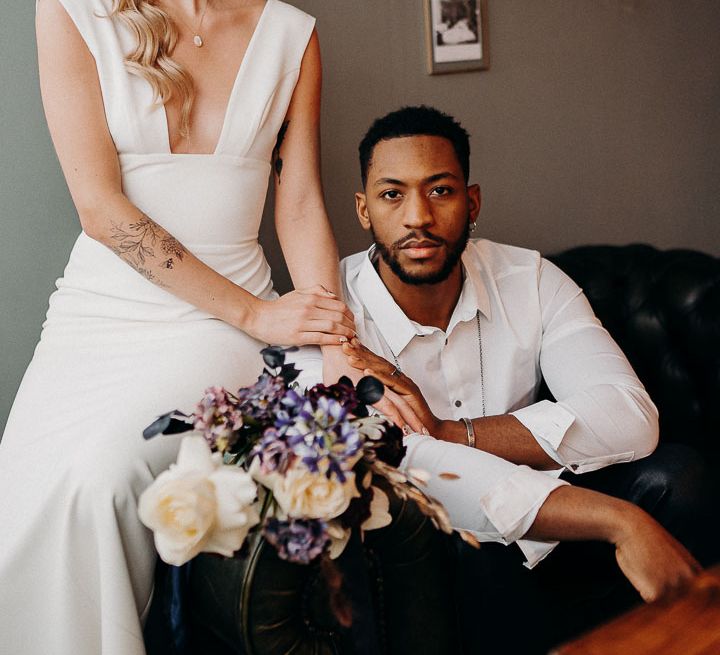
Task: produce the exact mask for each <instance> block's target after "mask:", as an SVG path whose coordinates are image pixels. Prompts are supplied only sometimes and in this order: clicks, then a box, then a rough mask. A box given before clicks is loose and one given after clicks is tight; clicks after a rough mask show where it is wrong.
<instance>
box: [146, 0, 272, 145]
mask: <svg viewBox="0 0 720 655" xmlns="http://www.w3.org/2000/svg"><path fill="white" fill-rule="evenodd" d="M272 2H273V0H265V4H264V5H263V8H262V11H261V12H260V16H259V17H258V21H257V23H256V24H255V28H254V29H253V31H252V34H251V35H250V40H249V41H248V44H247V47H246V48H245V52H244V54H243V57H242V61H241V62H240V64H239V65H238V68H237V72H236V74H235V78H234V80H233V84H232V86H231V88H230V95H229V96H228V100H227V105H226V106H225V111H224V113H223V121H222V125H221V126H220V134H219V136H218V140H217V143H216V144H215V148H214V149H213V151H212V152H211V153H173V152H172V148H171V146H170V121H169V120H168V115H167V110H166V108H165V107H164V106H162V105H161V107H160V108H161V110H162V118H163V121H164V124H165V134H166V137H167V152H168V153H170V154H210V155H217V154H219V153H220V152H221V151H222V147H223V140H224V137H225V130H226V127H227V125H228V120H229V117H230V116H232V115H233V109H234V103H235V96H236V95H237V94H238V88H242V86H243V77H244V75H245V70H246V68H247V66H250V65H252V63H253V61H254V60H255V57H254V55H253V51H254V49H255V43H256V42H257V41H258V40H260V41H262V32H263V30H264V28H265V22H266V21H265V16H266V14H267V13H268V11H267V10H268V6H270V5H272ZM246 63H247V65H246Z"/></svg>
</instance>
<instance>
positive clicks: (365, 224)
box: [355, 191, 370, 230]
mask: <svg viewBox="0 0 720 655" xmlns="http://www.w3.org/2000/svg"><path fill="white" fill-rule="evenodd" d="M355 212H356V213H357V217H358V220H359V221H360V225H362V229H363V230H369V229H370V215H369V214H368V209H367V197H366V196H365V194H364V193H360V192H359V191H358V192H357V193H356V194H355Z"/></svg>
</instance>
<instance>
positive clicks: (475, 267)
mask: <svg viewBox="0 0 720 655" xmlns="http://www.w3.org/2000/svg"><path fill="white" fill-rule="evenodd" d="M375 257H376V251H375V246H371V247H370V248H369V249H368V250H367V252H366V254H365V257H364V258H363V262H362V264H361V266H360V271H359V273H358V278H357V290H358V292H359V295H360V297H361V298H362V304H363V305H364V306H365V309H366V310H367V312H368V314H370V316H371V317H372V320H373V321H374V322H375V326H376V327H377V330H378V331H379V332H380V334H381V335H382V337H383V339H385V342H386V343H387V345H388V347H389V348H390V350H391V351H392V352H393V354H394V355H395V356H396V357H397V356H398V355H399V354H400V353H401V352H402V351H403V349H404V348H405V346H407V345H408V343H410V341H412V339H413V337H415V336H424V335H426V334H428V333H429V330H428V328H425V327H424V326H421V325H419V324H418V323H415V322H414V321H411V320H410V319H409V318H408V317H407V316H406V315H405V312H403V310H402V309H400V307H399V306H398V304H397V303H396V302H395V299H394V298H393V297H392V295H391V294H390V292H389V291H388V290H387V287H386V286H385V284H384V283H383V281H382V279H381V278H380V275H379V274H378V272H377V270H376V269H375V266H374V265H373V259H374V258H375ZM461 261H462V264H463V270H464V282H463V288H462V291H461V292H460V298H459V299H458V303H457V305H456V306H455V309H454V310H453V314H452V316H451V318H450V323H449V325H448V330H447V332H448V334H449V333H450V332H451V331H452V330H453V328H454V327H455V326H456V325H457V324H458V323H461V322H464V321H469V320H471V319H473V318H474V317H475V313H476V312H477V310H478V309H479V310H480V312H481V313H482V314H483V315H484V316H485V317H486V318H487V319H490V316H491V313H490V298H489V296H488V293H487V289H486V287H485V284H484V282H483V278H482V270H481V267H480V265H479V262H476V261H474V258H473V257H472V256H470V255H469V254H468V251H467V249H466V250H465V252H464V253H463V255H462V260H461Z"/></svg>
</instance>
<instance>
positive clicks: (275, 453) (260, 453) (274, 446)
mask: <svg viewBox="0 0 720 655" xmlns="http://www.w3.org/2000/svg"><path fill="white" fill-rule="evenodd" d="M291 455H292V451H291V450H290V448H288V445H287V442H286V441H285V438H284V437H283V436H282V435H281V434H280V433H279V432H278V430H277V428H275V427H269V428H267V429H266V430H265V432H264V434H263V436H262V438H261V439H260V441H259V442H258V443H257V444H256V445H255V447H254V448H253V449H252V451H251V452H250V457H249V459H252V458H253V457H256V456H257V457H258V458H259V459H260V470H261V471H262V472H263V473H265V474H267V473H272V472H273V471H279V472H280V473H284V472H285V470H286V469H287V467H288V464H289V463H290V456H291Z"/></svg>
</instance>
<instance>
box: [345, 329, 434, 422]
mask: <svg viewBox="0 0 720 655" xmlns="http://www.w3.org/2000/svg"><path fill="white" fill-rule="evenodd" d="M342 349H343V352H344V353H345V355H346V356H347V358H348V361H349V362H350V365H351V366H352V367H353V368H355V369H357V370H360V371H362V372H363V374H364V375H372V376H374V377H376V378H377V379H378V380H380V382H382V383H383V384H384V385H385V399H386V400H388V401H390V403H391V404H392V405H393V407H394V409H395V411H396V412H397V413H399V414H400V416H401V417H402V419H403V421H404V424H405V425H408V426H409V427H410V428H411V429H412V430H413V431H415V432H424V433H428V432H429V433H430V434H432V435H434V434H436V433H437V432H438V430H439V427H440V424H441V421H440V419H438V418H437V417H436V416H435V415H434V414H433V413H432V411H431V410H430V407H429V405H428V404H427V401H426V400H425V398H424V396H423V395H422V393H421V392H420V389H419V388H418V386H417V385H416V384H415V383H414V382H413V381H412V380H411V379H410V378H409V377H408V376H407V375H405V374H404V373H401V372H400V371H398V369H397V367H396V366H395V365H394V364H392V363H390V362H389V361H387V360H386V359H384V358H382V357H380V356H379V355H376V354H375V353H373V352H372V351H370V350H368V349H367V348H366V347H365V346H363V345H362V344H361V343H360V341H358V339H357V338H355V339H352V340H351V341H349V342H348V343H344V344H343V346H342ZM376 406H377V408H378V409H379V410H380V411H382V412H383V413H384V414H387V412H386V411H385V410H384V409H383V408H382V407H381V406H380V405H376ZM390 418H393V417H392V416H391V417H390ZM393 421H394V422H395V423H396V424H398V425H399V423H398V422H397V420H395V418H393ZM400 427H404V426H402V425H401V426H400Z"/></svg>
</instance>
